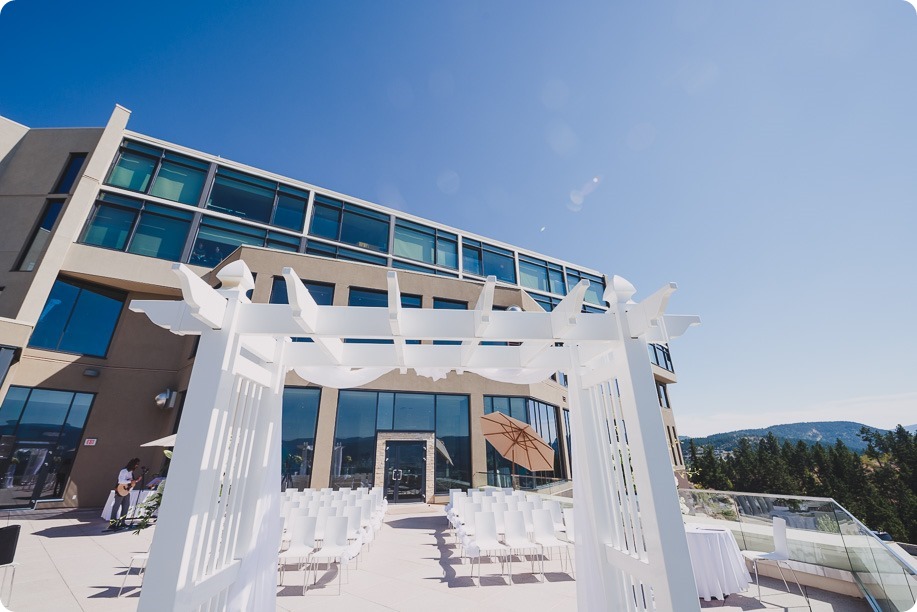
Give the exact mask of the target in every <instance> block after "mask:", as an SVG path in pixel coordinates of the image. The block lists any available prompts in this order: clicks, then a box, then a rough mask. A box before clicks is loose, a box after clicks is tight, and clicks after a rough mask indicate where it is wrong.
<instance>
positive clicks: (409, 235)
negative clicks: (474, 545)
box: [0, 107, 684, 508]
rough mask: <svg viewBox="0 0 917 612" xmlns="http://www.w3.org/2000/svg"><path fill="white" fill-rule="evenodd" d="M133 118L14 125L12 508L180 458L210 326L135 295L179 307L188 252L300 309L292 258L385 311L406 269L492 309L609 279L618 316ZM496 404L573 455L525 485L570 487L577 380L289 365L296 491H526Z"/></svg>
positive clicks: (534, 304)
mask: <svg viewBox="0 0 917 612" xmlns="http://www.w3.org/2000/svg"><path fill="white" fill-rule="evenodd" d="M129 115H130V113H129V111H127V110H126V109H124V108H122V107H116V108H115V110H114V112H113V113H112V115H111V117H110V119H109V121H108V123H107V125H106V126H104V127H100V128H61V129H56V128H55V129H30V128H28V127H25V126H22V125H19V124H17V123H15V122H14V121H11V120H9V119H5V118H0V210H2V216H0V219H2V223H0V428H2V431H0V436H2V437H0V476H2V480H0V507H2V508H15V507H29V506H35V505H39V507H56V506H62V507H96V506H101V505H103V504H104V502H105V500H106V498H107V496H108V495H109V491H110V490H111V489H112V487H113V484H114V482H115V477H116V475H117V473H118V470H119V469H120V468H121V467H122V466H123V465H124V464H125V463H126V462H127V461H128V460H129V459H130V458H132V457H135V456H136V457H139V458H140V459H141V461H142V464H143V465H144V466H148V468H149V474H148V476H147V478H148V479H149V478H151V477H152V476H153V475H155V474H159V473H164V472H166V471H167V469H168V465H167V464H168V461H167V460H166V458H165V456H164V455H163V453H162V449H161V448H158V447H142V446H141V445H142V444H143V443H145V442H148V441H151V440H154V439H157V438H161V437H164V436H168V435H169V434H172V433H174V432H176V431H177V430H178V427H179V425H180V422H181V415H182V413H183V411H188V410H194V406H189V405H184V396H185V390H186V389H187V386H188V381H189V378H190V374H191V370H192V367H193V366H194V358H195V351H196V348H197V345H196V340H197V338H196V337H195V336H185V337H182V336H177V335H174V334H172V333H170V332H169V331H167V330H165V329H161V328H159V327H157V326H156V325H154V324H152V323H151V322H150V321H149V319H148V318H147V317H146V316H144V315H143V314H138V313H134V312H131V311H130V310H129V309H128V307H127V306H128V305H129V304H130V302H131V301H132V300H135V299H163V298H166V299H180V296H181V292H180V289H179V279H178V277H177V276H176V275H175V274H174V273H173V271H172V267H173V265H174V263H175V262H182V263H185V264H187V265H188V266H189V267H190V268H191V269H193V270H194V271H195V272H196V273H197V274H198V275H199V276H200V277H202V278H203V279H204V280H205V281H206V282H208V283H210V284H211V285H213V286H216V284H217V283H218V282H219V281H218V280H217V278H216V272H217V271H218V270H219V269H220V268H221V267H223V266H224V265H226V264H227V263H230V262H232V261H235V260H239V259H241V260H244V261H245V263H246V264H247V266H248V267H249V268H250V269H251V271H252V272H253V273H254V275H255V288H254V290H253V291H252V294H251V296H250V297H251V299H252V301H254V302H273V303H282V302H286V300H287V293H286V286H285V284H284V282H283V279H282V277H281V270H282V269H283V268H285V267H290V268H292V269H293V270H294V271H295V272H296V273H297V275H298V276H299V277H300V278H301V279H303V282H304V283H305V285H306V288H307V289H308V291H309V293H310V294H311V296H312V297H313V299H314V300H315V302H316V303H318V304H324V305H350V306H382V307H384V306H386V305H387V293H386V273H387V270H388V269H396V270H398V281H399V284H400V288H401V300H402V304H401V306H402V308H428V309H466V308H469V307H472V308H473V307H474V300H476V299H477V296H478V295H479V293H480V291H481V286H482V285H483V283H484V279H485V277H487V276H495V277H496V279H497V288H496V291H495V296H494V308H495V309H509V308H520V309H523V310H539V309H543V310H546V311H549V310H551V309H552V308H553V307H554V306H555V305H556V304H557V303H558V302H559V301H560V300H561V299H562V298H563V296H564V295H565V294H566V293H567V290H568V289H569V288H571V287H573V286H574V285H576V284H577V283H578V282H579V281H580V280H581V279H587V280H589V282H590V286H589V290H588V292H587V295H586V303H587V306H586V307H585V308H587V309H590V310H596V311H600V310H604V309H605V308H606V307H607V306H606V304H605V303H604V302H603V290H604V287H605V284H606V279H605V278H604V277H603V275H602V274H601V272H599V271H595V270H589V269H587V268H584V267H582V266H579V265H575V264H571V263H568V262H565V261H561V260H559V259H555V258H553V257H547V256H544V255H541V254H538V253H534V252H530V251H527V250H524V249H520V248H517V247H514V246H511V245H508V244H505V243H502V242H499V241H498V240H494V239H491V238H489V237H485V236H479V235H475V234H471V233H469V232H465V231H462V230H460V229H457V228H452V227H447V226H444V225H442V224H439V223H436V222H433V221H429V220H425V219H421V218H418V217H415V216H412V215H409V214H405V213H402V212H400V211H397V210H392V209H389V208H386V207H383V206H379V205H376V204H373V203H370V202H366V201H363V200H359V199H357V198H352V197H349V196H346V195H343V194H340V193H335V192H333V191H329V190H327V189H323V188H320V187H316V186H314V185H311V184H308V183H305V182H302V181H300V180H295V179H291V178H287V177H283V176H279V175H276V174H273V173H271V172H268V171H264V170H259V169H255V168H251V167H248V166H245V165H243V164H239V163H235V162H231V161H228V160H225V159H222V158H220V157H218V156H215V155H210V154H206V153H202V152H199V151H194V150H190V149H188V148H185V147H182V146H179V145H175V144H171V143H168V142H163V141H161V140H158V139H156V138H154V137H150V136H146V135H142V134H137V133H134V132H131V131H129V130H127V129H126V128H127V122H128V118H129ZM294 341H308V339H302V338H301V339H298V340H294ZM347 341H349V342H361V341H362V342H372V340H366V339H360V338H352V339H348V340H347ZM409 342H410V341H409ZM416 342H420V341H419V340H418V341H416ZM441 342H450V341H449V340H443V341H441ZM650 358H651V361H652V363H653V373H654V376H655V379H656V384H657V390H658V396H659V409H660V410H661V411H662V414H663V421H664V423H665V430H666V431H665V432H660V435H665V436H666V437H667V442H666V443H667V444H668V446H669V448H670V451H671V460H672V465H673V468H674V472H675V475H676V478H677V479H679V481H682V482H683V481H684V461H683V458H682V456H681V450H680V447H679V444H678V435H677V430H676V427H675V420H674V417H673V415H672V409H671V404H670V402H669V391H668V388H669V386H670V385H671V384H673V383H675V382H676V378H675V374H674V369H673V367H672V359H671V356H670V354H669V349H668V347H666V346H663V345H652V344H651V345H650ZM437 378H439V379H437ZM492 411H500V412H504V413H506V414H508V415H510V416H513V417H515V418H517V419H519V420H522V421H525V422H527V423H529V424H531V425H532V427H533V428H534V429H535V430H536V431H537V432H538V433H539V434H540V435H541V436H542V437H543V438H544V439H545V440H546V441H547V442H548V443H549V444H550V445H551V446H552V447H553V448H554V449H555V462H554V469H553V471H548V472H539V473H537V474H528V473H526V472H525V471H524V470H519V471H518V472H517V473H516V475H515V478H516V479H517V480H518V481H519V482H520V483H521V484H523V486H530V487H545V488H548V489H550V490H552V491H553V492H562V491H563V490H564V489H569V487H570V480H571V479H572V478H573V476H574V474H573V470H572V466H571V459H570V458H571V451H570V435H569V419H570V413H569V408H568V402H567V389H566V386H565V380H564V378H563V376H562V375H560V374H557V375H555V376H554V377H553V378H552V379H549V380H545V381H544V382H540V383H537V384H531V385H515V384H505V383H498V382H494V381H491V380H486V379H484V378H482V377H479V376H477V375H474V374H471V373H465V374H462V375H458V374H456V373H454V372H453V373H450V374H448V375H447V376H444V377H442V378H440V377H437V376H432V377H424V376H419V375H417V374H416V373H415V372H413V371H407V372H403V373H402V372H399V371H394V372H392V373H390V374H387V375H385V376H383V377H382V378H380V379H378V380H376V381H374V382H373V383H370V384H369V385H366V387H361V388H356V389H346V390H337V389H332V388H319V387H315V386H312V385H310V384H309V383H308V381H304V380H302V379H300V378H298V377H297V376H296V374H294V373H292V372H291V373H290V374H289V375H288V377H287V379H286V386H285V391H284V398H283V429H282V441H283V442H282V453H283V456H282V465H283V483H284V485H285V486H290V487H296V488H302V487H310V486H311V487H313V488H315V487H328V486H333V487H340V486H344V487H350V486H353V485H356V484H367V485H376V486H385V487H386V491H387V494H388V495H389V501H390V502H397V501H427V502H431V501H435V500H436V499H437V497H439V499H444V497H440V496H445V495H446V494H447V493H448V491H449V489H450V488H463V487H469V486H480V485H483V484H508V479H510V478H512V477H513V476H511V475H510V472H511V470H510V466H509V463H508V462H507V461H506V460H505V459H503V458H502V457H500V456H498V455H497V454H496V453H495V452H494V451H493V449H492V448H490V447H489V445H488V444H487V443H486V442H485V440H484V438H483V436H482V435H481V431H480V425H479V421H480V419H479V417H480V416H481V415H483V414H485V413H488V412H492ZM393 475H395V477H396V478H398V477H400V478H401V481H400V486H391V484H392V483H391V478H392V476H393Z"/></svg>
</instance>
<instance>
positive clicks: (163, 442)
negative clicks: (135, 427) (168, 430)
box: [140, 434, 177, 446]
mask: <svg viewBox="0 0 917 612" xmlns="http://www.w3.org/2000/svg"><path fill="white" fill-rule="evenodd" d="M176 435H177V434H172V435H171V436H166V437H165V438H159V439H158V440H152V441H150V442H147V443H146V444H141V445H140V446H175V437H176Z"/></svg>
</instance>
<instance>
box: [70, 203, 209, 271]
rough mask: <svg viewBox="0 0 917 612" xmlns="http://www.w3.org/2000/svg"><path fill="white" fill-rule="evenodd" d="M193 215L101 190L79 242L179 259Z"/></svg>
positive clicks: (159, 257) (162, 257)
mask: <svg viewBox="0 0 917 612" xmlns="http://www.w3.org/2000/svg"><path fill="white" fill-rule="evenodd" d="M193 217H194V215H193V214H192V213H190V212H188V211H185V210H180V209H177V208H172V207H170V206H161V205H159V204H152V203H150V202H145V201H143V200H135V199H133V198H125V197H121V196H117V195H114V194H110V193H105V194H102V195H101V196H100V198H99V200H98V201H97V202H96V204H95V207H94V208H93V211H92V215H91V216H90V217H89V223H88V224H87V225H86V228H85V229H84V230H83V235H82V237H81V238H80V242H82V243H83V244H89V245H92V246H98V247H102V248H106V249H113V250H116V251H127V252H128V253H135V254H137V255H145V256H147V257H155V258H157V259H167V260H169V261H179V260H180V259H181V256H182V251H183V250H184V248H185V243H186V241H187V239H188V232H189V231H190V229H191V221H192V218H193Z"/></svg>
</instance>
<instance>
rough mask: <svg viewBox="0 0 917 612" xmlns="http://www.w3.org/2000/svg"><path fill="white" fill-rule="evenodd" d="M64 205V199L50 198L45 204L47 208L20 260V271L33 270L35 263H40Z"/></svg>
mask: <svg viewBox="0 0 917 612" xmlns="http://www.w3.org/2000/svg"><path fill="white" fill-rule="evenodd" d="M63 207H64V201H63V200H49V201H48V203H47V204H45V209H44V211H42V213H41V218H40V219H39V221H38V227H36V228H35V231H34V232H33V233H32V238H31V239H30V240H29V246H28V247H27V248H26V250H25V252H24V253H23V255H22V259H21V260H20V261H19V266H18V269H19V270H20V271H22V272H31V271H32V270H34V269H35V264H37V263H38V260H39V258H40V257H41V254H42V253H43V252H44V250H45V246H47V244H48V241H49V240H51V230H52V229H54V224H55V223H57V218H58V217H59V216H60V211H61V209H62V208H63Z"/></svg>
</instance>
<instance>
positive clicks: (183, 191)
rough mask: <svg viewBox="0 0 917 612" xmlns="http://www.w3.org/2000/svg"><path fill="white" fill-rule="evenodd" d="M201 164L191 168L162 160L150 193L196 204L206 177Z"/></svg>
mask: <svg viewBox="0 0 917 612" xmlns="http://www.w3.org/2000/svg"><path fill="white" fill-rule="evenodd" d="M202 166H203V167H198V168H192V167H190V166H186V165H184V164H179V163H175V162H173V161H169V160H165V161H163V162H162V165H160V167H159V172H158V173H157V174H156V181H155V182H154V183H153V188H152V189H151V190H150V195H154V196H157V197H160V198H165V199H166V200H172V201H173V202H181V203H182V204H191V205H195V206H196V205H197V203H198V201H199V200H200V198H201V190H202V189H203V188H204V181H205V180H206V179H207V171H206V165H204V164H202Z"/></svg>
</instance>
